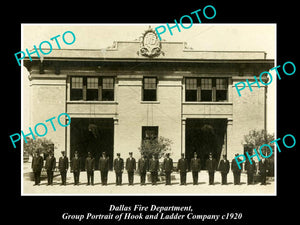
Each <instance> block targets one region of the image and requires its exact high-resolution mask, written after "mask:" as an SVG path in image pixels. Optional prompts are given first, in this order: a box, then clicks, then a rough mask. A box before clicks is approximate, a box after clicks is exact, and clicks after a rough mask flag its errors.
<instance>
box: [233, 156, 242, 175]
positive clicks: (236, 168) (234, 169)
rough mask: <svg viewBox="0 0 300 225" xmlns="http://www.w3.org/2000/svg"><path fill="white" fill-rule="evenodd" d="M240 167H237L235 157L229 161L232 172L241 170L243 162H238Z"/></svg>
mask: <svg viewBox="0 0 300 225" xmlns="http://www.w3.org/2000/svg"><path fill="white" fill-rule="evenodd" d="M240 167H241V169H240V168H239V166H238V164H237V163H236V161H235V159H233V160H232V161H231V170H232V172H241V171H242V169H243V164H240Z"/></svg>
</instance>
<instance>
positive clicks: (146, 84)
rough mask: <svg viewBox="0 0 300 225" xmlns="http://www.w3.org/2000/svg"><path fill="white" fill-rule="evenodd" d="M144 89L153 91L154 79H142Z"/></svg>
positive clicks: (154, 87) (154, 86)
mask: <svg viewBox="0 0 300 225" xmlns="http://www.w3.org/2000/svg"><path fill="white" fill-rule="evenodd" d="M144 89H148V90H155V89H156V78H155V77H154V78H149V77H147V78H144Z"/></svg>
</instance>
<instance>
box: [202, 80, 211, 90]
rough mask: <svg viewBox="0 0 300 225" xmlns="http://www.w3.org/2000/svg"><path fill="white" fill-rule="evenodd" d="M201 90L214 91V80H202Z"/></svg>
mask: <svg viewBox="0 0 300 225" xmlns="http://www.w3.org/2000/svg"><path fill="white" fill-rule="evenodd" d="M201 89H202V90H211V89H212V79H206V78H205V79H201Z"/></svg>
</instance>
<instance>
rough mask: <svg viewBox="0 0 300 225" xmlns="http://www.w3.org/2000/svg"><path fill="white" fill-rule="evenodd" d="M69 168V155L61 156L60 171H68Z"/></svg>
mask: <svg viewBox="0 0 300 225" xmlns="http://www.w3.org/2000/svg"><path fill="white" fill-rule="evenodd" d="M68 168H69V159H68V157H66V156H65V157H60V158H59V161H58V169H59V171H66V170H67V169H68Z"/></svg>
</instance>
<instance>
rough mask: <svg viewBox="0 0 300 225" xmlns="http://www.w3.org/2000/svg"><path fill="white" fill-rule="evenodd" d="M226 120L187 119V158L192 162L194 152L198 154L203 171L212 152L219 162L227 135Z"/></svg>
mask: <svg viewBox="0 0 300 225" xmlns="http://www.w3.org/2000/svg"><path fill="white" fill-rule="evenodd" d="M226 128H227V120H226V119H187V120H186V148H185V149H186V150H185V151H186V152H185V154H186V158H187V159H188V160H189V161H190V159H191V158H192V157H193V154H194V152H197V155H198V157H199V158H200V160H201V169H206V168H205V162H206V160H207V159H208V155H209V153H210V152H211V153H212V154H213V157H214V158H215V159H216V160H217V162H219V160H220V157H221V153H222V147H223V145H226V143H224V139H225V138H224V137H225V135H226Z"/></svg>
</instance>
